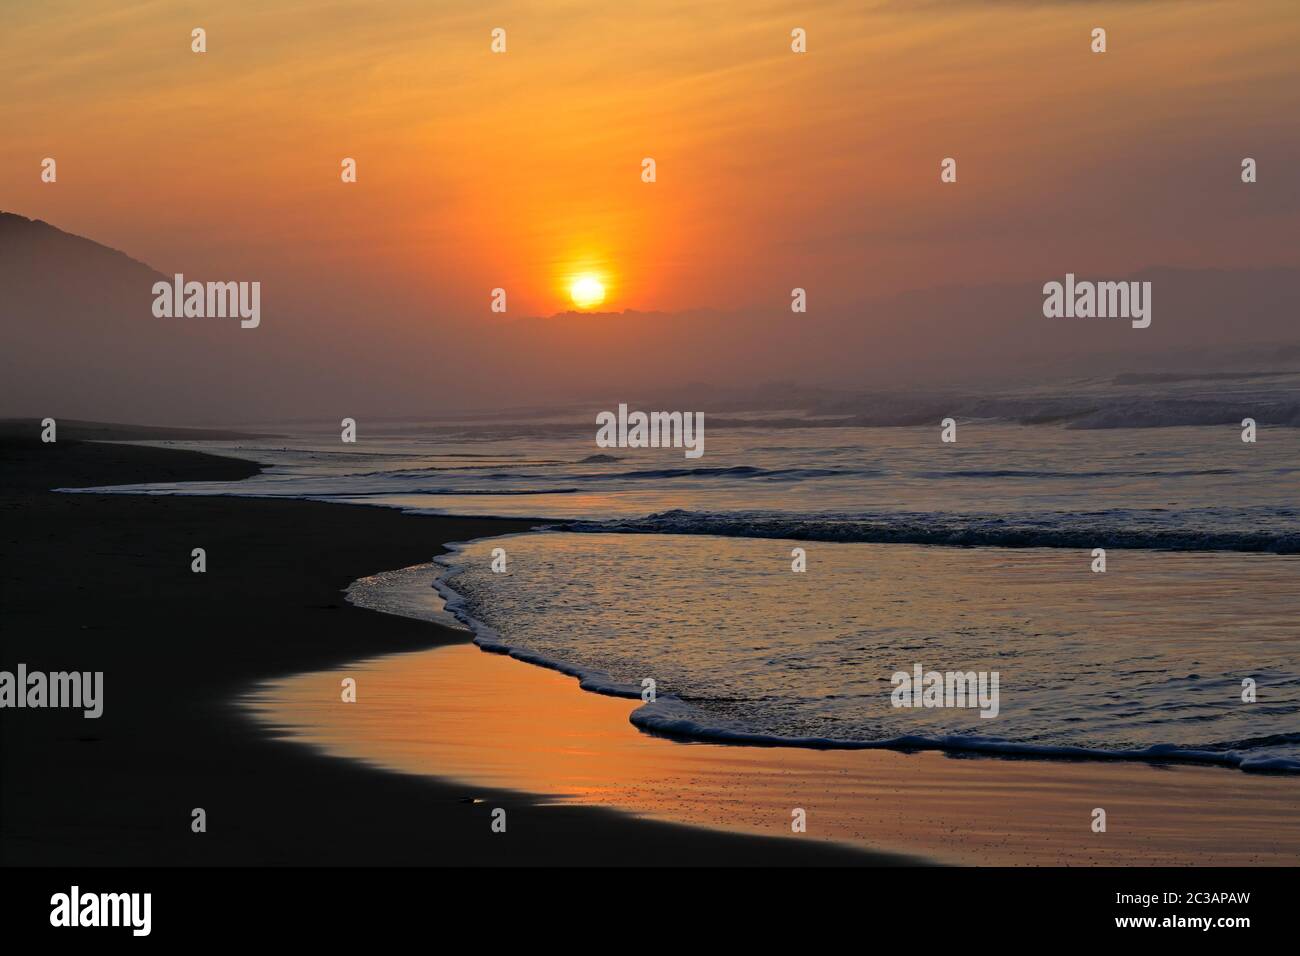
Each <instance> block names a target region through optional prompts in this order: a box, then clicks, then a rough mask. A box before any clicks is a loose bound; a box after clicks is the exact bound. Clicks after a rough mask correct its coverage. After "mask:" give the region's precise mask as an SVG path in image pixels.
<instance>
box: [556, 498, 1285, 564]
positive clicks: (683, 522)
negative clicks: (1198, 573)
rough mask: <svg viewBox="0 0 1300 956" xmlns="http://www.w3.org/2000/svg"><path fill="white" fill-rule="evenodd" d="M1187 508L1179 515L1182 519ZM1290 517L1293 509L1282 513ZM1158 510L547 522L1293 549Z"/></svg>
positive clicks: (879, 537) (620, 528)
mask: <svg viewBox="0 0 1300 956" xmlns="http://www.w3.org/2000/svg"><path fill="white" fill-rule="evenodd" d="M1250 511H1251V509H1236V510H1232V511H1228V510H1226V509H1225V510H1223V511H1221V512H1215V513H1214V514H1212V515H1208V516H1206V517H1208V518H1210V519H1211V520H1212V521H1213V519H1218V522H1217V523H1223V524H1227V523H1228V521H1226V520H1224V519H1225V518H1227V519H1230V521H1231V525H1232V526H1233V527H1234V528H1241V527H1243V526H1249V525H1258V524H1259V523H1260V522H1261V521H1263V520H1274V521H1276V519H1277V518H1278V517H1279V515H1278V514H1277V513H1276V512H1275V511H1273V510H1271V509H1270V510H1268V511H1267V513H1266V514H1264V515H1260V514H1243V512H1250ZM1186 517H1187V513H1183V514H1181V515H1180V516H1179V518H1180V520H1182V519H1185V518H1186ZM1288 517H1290V519H1291V520H1292V521H1295V520H1296V517H1297V516H1296V515H1294V514H1289V515H1288ZM1168 520H1169V515H1168V514H1167V513H1164V512H1133V511H1108V512H1092V513H1082V512H1080V513H1053V512H1049V513H1045V514H1042V515H1038V516H1036V517H1035V519H1034V520H1032V521H1030V520H1026V519H1016V518H1008V517H1004V516H1001V515H991V514H966V515H962V514H944V513H937V512H925V513H917V512H905V513H898V514H886V513H880V514H868V515H806V514H784V513H774V512H727V513H714V512H702V511H683V510H673V511H663V512H659V513H657V514H651V515H647V516H645V517H642V518H614V519H606V520H600V521H571V522H565V523H562V524H559V525H556V526H555V527H559V528H561V529H562V530H565V531H573V532H582V533H596V534H610V533H614V534H704V535H717V536H720V537H729V538H780V539H787V540H794V541H832V542H863V543H872V544H926V545H946V546H950V547H967V548H978V547H988V548H1083V549H1092V548H1099V547H1111V548H1129V549H1142V550H1153V551H1244V552H1262V553H1268V554H1300V529H1296V528H1291V529H1284V530H1252V531H1244V530H1233V529H1232V528H1225V529H1224V530H1212V529H1207V528H1189V527H1186V526H1178V527H1160V526H1159V525H1160V524H1161V523H1162V522H1167V521H1168Z"/></svg>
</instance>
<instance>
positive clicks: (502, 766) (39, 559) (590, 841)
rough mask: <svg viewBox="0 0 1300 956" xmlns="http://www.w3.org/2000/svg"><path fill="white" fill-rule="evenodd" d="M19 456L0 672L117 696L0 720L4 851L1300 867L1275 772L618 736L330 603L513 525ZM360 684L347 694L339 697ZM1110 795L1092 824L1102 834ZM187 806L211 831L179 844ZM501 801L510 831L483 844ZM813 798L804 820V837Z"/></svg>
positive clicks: (437, 646)
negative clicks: (177, 491) (123, 486)
mask: <svg viewBox="0 0 1300 956" xmlns="http://www.w3.org/2000/svg"><path fill="white" fill-rule="evenodd" d="M125 437H130V436H129V434H128V435H126V436H125ZM149 437H151V438H153V437H155V436H153V435H150V436H149ZM3 451H4V458H5V464H6V467H5V469H4V475H5V487H4V489H3V508H4V514H5V518H6V521H5V527H6V535H5V537H6V542H5V543H6V547H5V549H4V555H5V557H4V561H5V569H4V571H5V579H6V582H7V585H6V587H7V593H6V595H5V601H4V609H3V633H4V641H3V664H4V665H5V666H7V667H8V666H12V665H14V664H16V663H18V662H20V661H21V662H25V663H27V664H28V665H29V666H30V667H33V668H35V667H41V668H45V669H49V670H54V669H62V668H76V669H81V670H87V669H90V670H103V671H104V672H105V685H106V695H105V696H106V703H105V712H104V716H103V717H102V718H100V719H98V720H85V719H83V718H81V717H80V715H79V714H72V713H69V712H67V711H40V712H37V711H25V712H9V713H6V715H5V719H4V720H3V722H2V724H0V727H2V728H3V743H4V747H3V769H4V789H3V799H4V807H3V809H4V812H3V815H2V822H3V836H4V839H3V848H4V850H3V852H4V860H3V862H4V863H6V864H44V865H50V864H104V865H115V864H116V865H122V864H151V863H167V864H226V863H241V864H257V863H267V864H425V865H440V864H448V865H450V864H480V863H482V864H487V863H499V864H521V865H528V864H557V863H562V864H586V863H611V864H619V863H627V864H655V863H665V864H690V863H701V864H715V865H716V864H757V863H766V864H797V863H815V864H877V865H879V864H893V863H903V862H916V861H921V860H925V861H933V862H943V863H956V864H972V863H984V864H1047V865H1064V864H1068V865H1107V864H1110V865H1115V864H1155V865H1191V864H1201V865H1206V864H1219V865H1236V864H1250V865H1261V864H1262V865H1274V864H1291V865H1294V864H1295V862H1296V861H1297V859H1300V823H1298V822H1297V819H1296V816H1295V813H1294V808H1295V790H1294V782H1293V781H1292V780H1290V779H1287V778H1283V777H1276V776H1268V775H1260V774H1245V773H1241V772H1238V771H1233V770H1227V769H1221V768H1210V767H1186V766H1183V767H1156V766H1150V765H1146V764H1140V763H1096V762H1069V761H1046V760H1008V759H994V758H978V759H954V758H950V757H945V756H942V755H939V754H934V753H923V754H912V755H908V754H899V753H891V752H882V751H870V752H861V751H859V752H828V751H815V750H804V749H789V748H753V747H736V746H717V745H707V744H683V743H680V742H676V741H670V740H666V739H662V738H658V737H653V736H649V735H646V734H643V733H640V732H639V731H637V730H636V729H635V728H634V727H633V726H632V725H631V724H629V723H628V721H627V715H628V713H629V712H630V711H631V710H632V709H633V707H634V706H635V705H636V702H633V701H628V700H623V699H617V698H610V697H602V696H599V695H594V694H589V693H584V692H582V691H580V690H579V689H578V688H577V686H576V683H575V682H574V681H573V680H572V679H571V678H568V677H565V676H563V675H560V674H558V673H555V672H551V671H547V670H543V669H540V668H536V667H533V666H531V665H527V664H523V663H520V662H517V661H513V660H510V659H508V658H505V657H502V656H499V655H492V654H486V653H483V652H482V651H480V650H479V649H478V648H476V647H474V646H472V645H471V644H469V643H468V641H469V638H468V635H467V634H466V633H464V632H462V631H456V630H451V629H447V628H442V627H439V626H437V625H435V624H431V623H428V622H420V621H414V620H406V619H403V618H399V617H394V616H391V615H384V614H378V613H375V612H372V611H367V610H363V609H360V608H356V607H352V606H350V605H348V604H347V603H346V602H345V601H344V599H343V596H342V593H341V592H342V590H343V589H344V588H345V587H346V586H347V585H348V584H349V583H351V582H352V581H353V580H355V579H356V578H358V577H361V576H364V575H367V574H373V573H376V572H379V571H384V570H391V569H395V568H399V567H403V566H406V565H410V564H415V563H419V562H423V561H426V560H428V559H429V558H430V557H432V556H433V555H434V554H437V553H438V552H439V551H440V549H441V546H442V545H443V544H444V543H445V542H448V541H458V540H468V539H472V538H480V537H485V536H488V535H493V534H508V533H514V532H518V531H520V530H524V529H525V528H526V527H527V523H526V522H518V521H503V520H487V519H456V518H437V517H427V516H408V515H402V514H399V513H398V512H396V511H391V510H385V509H378V508H366V507H359V506H343V505H335V504H318V503H312V502H301V501H269V500H252V499H232V498H215V497H191V498H178V497H161V498H160V497H140V496H112V495H66V494H55V493H51V492H50V491H48V489H49V488H53V487H61V486H68V487H78V486H91V485H104V484H117V483H129V482H140V481H149V480H171V481H176V480H234V479H238V478H241V477H244V476H247V475H250V474H253V473H255V472H256V471H257V467H256V466H255V465H251V464H249V463H246V462H241V461H237V460H233V459H229V458H217V457H213V456H208V455H202V454H197V453H193V452H184V451H178V450H168V449H157V448H144V447H137V446H130V445H109V444H94V443H78V442H75V441H60V442H59V443H58V444H57V445H44V446H43V445H41V444H40V443H39V442H37V441H34V440H32V439H31V438H30V437H26V436H23V437H15V436H14V435H13V434H9V435H8V436H7V437H6V439H5V442H4V447H3ZM196 546H202V547H204V548H206V549H207V554H208V571H207V573H206V574H203V575H198V574H193V573H191V571H190V566H189V562H190V557H189V555H190V549H191V548H192V547H196ZM344 676H351V677H354V678H355V679H356V681H357V686H358V703H357V704H355V705H343V704H341V703H340V698H339V690H338V689H339V682H340V680H341V678H342V677H344ZM1099 806H1100V807H1105V808H1106V809H1107V813H1108V815H1109V820H1110V825H1109V827H1108V832H1107V833H1105V834H1097V833H1093V832H1092V831H1091V829H1090V826H1089V824H1090V821H1091V816H1090V814H1091V811H1092V809H1093V808H1095V807H1099ZM195 807H203V808H204V809H205V811H206V813H207V816H208V820H209V831H208V833H207V834H205V835H195V834H192V833H191V832H190V828H189V822H190V813H191V810H192V809H193V808H195ZM497 807H501V808H504V809H506V810H507V813H508V820H509V826H508V831H507V834H505V835H501V834H494V833H493V832H492V830H491V825H490V824H491V812H492V810H493V809H495V808H497ZM796 808H797V809H803V810H805V811H806V813H807V820H808V828H807V832H806V833H804V834H793V833H791V828H790V820H791V814H792V811H793V810H795V809H796ZM684 824H690V825H684Z"/></svg>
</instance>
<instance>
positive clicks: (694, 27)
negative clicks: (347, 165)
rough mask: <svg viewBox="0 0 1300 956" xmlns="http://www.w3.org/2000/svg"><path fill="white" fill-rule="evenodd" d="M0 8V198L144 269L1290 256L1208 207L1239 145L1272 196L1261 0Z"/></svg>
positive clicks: (475, 290) (1285, 34)
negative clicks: (352, 168)
mask: <svg viewBox="0 0 1300 956" xmlns="http://www.w3.org/2000/svg"><path fill="white" fill-rule="evenodd" d="M119 8H121V9H119ZM1247 8H1249V11H1250V12H1249V13H1247V12H1246V9H1247ZM5 21H6V31H5V37H4V39H3V44H4V56H3V58H0V89H3V90H4V91H5V92H4V95H3V97H0V100H2V101H3V103H4V106H3V107H0V110H3V123H2V124H0V125H3V126H4V127H5V136H4V138H3V142H2V143H0V184H3V193H2V194H0V208H4V209H8V210H10V211H15V212H19V213H22V214H25V215H28V216H33V217H37V218H42V219H46V220H48V221H50V222H52V223H54V224H55V225H57V226H59V227H60V228H63V229H66V230H69V231H73V232H77V233H80V234H83V235H87V236H90V237H91V238H94V239H96V240H97V241H100V242H104V243H106V244H108V245H112V246H115V247H117V248H121V249H124V250H125V251H127V252H128V253H130V254H132V255H134V256H136V257H138V258H141V259H143V260H144V261H146V262H148V263H150V264H151V265H154V266H156V267H157V268H159V269H161V270H163V271H165V272H170V271H173V270H185V271H189V272H193V273H199V272H204V271H208V272H211V271H219V272H229V273H232V274H238V275H241V276H242V275H245V274H247V275H250V276H254V277H256V276H261V275H268V274H269V275H276V276H280V277H282V278H283V279H284V281H287V282H292V281H294V280H301V281H302V282H306V281H309V280H310V281H312V282H315V283H317V284H318V285H320V284H321V283H324V284H325V285H326V286H332V285H333V284H338V285H339V286H341V287H342V288H343V289H344V290H346V289H348V288H349V287H354V288H372V287H374V285H375V284H377V283H382V284H385V285H386V286H387V288H388V291H389V294H391V295H393V296H396V297H398V298H402V297H405V296H408V295H409V296H411V297H413V298H414V299H416V300H418V301H422V302H423V303H424V304H425V305H426V306H427V307H428V308H429V309H430V311H431V312H434V313H437V314H439V315H446V316H452V315H476V314H478V313H480V312H482V311H485V310H486V307H487V302H488V291H489V290H490V289H491V288H493V287H496V286H502V287H505V288H506V289H507V291H508V293H509V296H510V312H511V313H513V314H524V315H526V314H532V313H537V314H549V313H551V312H554V311H557V310H560V309H564V308H567V307H568V303H567V301H565V298H564V296H563V289H562V281H561V277H562V276H564V275H567V274H568V273H570V272H572V271H574V270H575V269H577V268H580V267H581V266H582V265H583V264H586V263H590V264H591V265H593V266H595V267H596V268H597V269H598V270H600V271H603V272H604V273H605V275H606V278H607V284H608V286H609V293H610V295H609V299H608V301H607V303H606V305H607V307H609V308H611V309H622V308H636V309H664V310H676V309H687V308H693V307H699V306H713V307H721V308H726V307H742V306H745V305H750V304H754V303H757V302H766V301H770V300H771V299H772V298H773V297H776V298H777V299H788V296H789V289H790V288H791V287H793V286H795V285H802V286H805V287H809V288H816V289H817V295H818V302H819V304H822V305H827V304H840V303H849V302H853V301H856V300H860V299H862V298H865V297H868V296H871V295H875V294H879V293H888V292H892V291H896V290H899V289H905V288H912V287H926V286H931V285H935V284H943V283H946V282H963V281H971V280H984V279H989V280H992V279H1000V278H1023V277H1025V276H1036V275H1038V274H1039V273H1041V272H1043V271H1047V272H1050V273H1052V274H1054V273H1056V272H1058V271H1060V269H1059V268H1058V265H1057V263H1058V261H1059V260H1060V259H1061V257H1062V256H1064V255H1067V254H1068V255H1070V256H1071V257H1073V259H1074V261H1086V262H1087V263H1089V264H1090V265H1092V266H1094V267H1096V268H1111V269H1116V270H1121V271H1127V270H1130V269H1134V268H1139V267H1142V266H1145V265H1151V264H1173V265H1191V266H1199V265H1220V266H1223V265H1244V264H1256V265H1258V264H1267V263H1291V264H1294V262H1295V259H1294V246H1293V243H1290V242H1289V241H1288V240H1289V239H1292V238H1293V235H1292V236H1288V235H1287V233H1288V230H1290V231H1291V232H1292V233H1293V227H1294V220H1293V218H1292V217H1293V215H1294V212H1295V210H1294V206H1295V192H1294V188H1293V187H1292V189H1291V191H1290V193H1289V202H1288V205H1287V206H1285V207H1283V208H1281V209H1279V208H1278V206H1277V202H1276V198H1277V195H1278V194H1277V192H1276V191H1274V193H1273V194H1272V198H1271V200H1270V201H1268V202H1265V201H1262V197H1251V198H1252V199H1255V198H1258V199H1260V200H1261V201H1258V202H1250V201H1247V202H1242V201H1240V195H1239V193H1240V190H1239V188H1237V190H1236V191H1237V195H1236V196H1235V197H1234V193H1233V191H1234V188H1236V187H1237V173H1236V168H1237V166H1238V164H1239V162H1240V157H1241V156H1243V155H1257V156H1259V158H1260V162H1261V180H1262V183H1267V181H1268V180H1270V179H1272V180H1275V181H1276V180H1278V179H1281V178H1282V177H1286V178H1287V180H1288V181H1290V182H1292V183H1294V182H1295V176H1296V171H1297V168H1298V164H1300V149H1298V144H1300V137H1298V136H1297V133H1296V126H1295V117H1296V116H1297V115H1300V83H1297V82H1295V80H1296V76H1295V73H1296V68H1295V59H1296V50H1297V49H1300V8H1297V7H1296V5H1295V4H1294V2H1293V0H1279V2H1255V3H1250V4H1241V3H1214V2H1207V3H1197V2H1189V3H1176V4H1175V3H1163V2H1153V3H1143V4H1127V5H1118V4H1104V3H1098V4H1079V3H1069V2H1061V3H1052V2H1045V3H1037V4H1035V3H1021V2H1005V3H988V4H983V3H973V2H971V3H966V2H954V3H924V2H921V3H903V2H875V3H872V2H846V3H833V2H831V3H801V4H780V3H758V4H755V3H712V4H710V3H705V4H701V3H698V2H681V3H675V2H664V0H656V2H639V0H624V2H620V3H617V4H610V3H585V2H556V0H548V2H536V3H525V2H506V3H489V4H484V3H479V2H467V3H438V4H430V3H427V2H425V0H415V2H404V0H398V2H386V3H383V4H374V3H342V2H335V3H325V4H320V3H315V2H312V3H308V2H285V3H276V2H270V0H254V2H224V3H222V4H219V5H213V4H204V3H136V4H125V5H123V4H120V3H115V2H104V3H87V2H81V3H53V4H38V5H23V6H22V7H21V8H17V9H10V10H7V11H6V13H5ZM200 25H201V26H204V27H205V28H206V29H207V31H208V43H209V51H208V52H207V53H206V54H203V55H197V54H194V53H192V52H190V49H189V44H190V39H189V35H190V30H191V28H192V27H194V26H200ZM1094 25H1104V26H1106V27H1107V28H1108V30H1109V44H1110V50H1109V52H1108V53H1106V54H1105V55H1102V56H1098V55H1094V54H1092V53H1090V51H1089V49H1088V34H1089V31H1090V29H1091V28H1092V27H1093V26H1094ZM494 26H502V27H505V28H506V29H507V31H508V52H507V53H506V54H504V55H494V54H492V53H491V52H490V50H489V42H490V37H489V32H490V30H491V28H492V27H494ZM794 26H802V27H804V28H805V29H806V30H807V31H808V36H809V52H808V53H807V54H805V55H802V56H798V55H795V54H793V53H791V52H790V50H789V31H790V29H791V28H792V27H794ZM47 155H48V156H54V157H56V158H57V160H58V162H59V182H58V183H57V184H55V185H53V186H50V185H45V184H42V183H40V181H39V162H40V160H41V159H42V158H43V157H45V156H47ZM949 155H951V156H954V157H956V158H957V159H958V163H959V167H958V169H959V177H958V183H957V184H956V185H955V186H949V187H944V186H941V184H939V182H938V164H939V160H940V159H941V158H942V157H944V156H949ZM344 156H352V157H355V158H356V159H357V160H358V163H359V180H360V181H359V182H358V183H357V184H356V185H355V186H345V185H343V184H342V183H341V182H340V181H339V161H340V159H341V158H342V157H344ZM644 156H652V157H654V158H655V159H656V161H657V163H658V182H656V183H654V184H653V185H647V184H644V183H642V182H641V181H640V175H639V174H640V162H641V159H642V157H644ZM1193 190H1195V193H1192V191H1193ZM1261 192H1262V190H1261ZM1189 193H1192V194H1195V195H1196V196H1197V198H1196V200H1195V202H1189V199H1188V197H1189Z"/></svg>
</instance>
